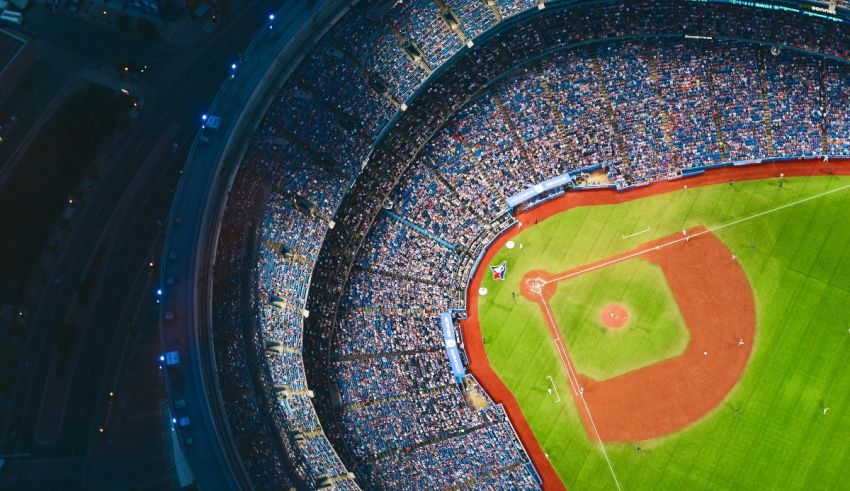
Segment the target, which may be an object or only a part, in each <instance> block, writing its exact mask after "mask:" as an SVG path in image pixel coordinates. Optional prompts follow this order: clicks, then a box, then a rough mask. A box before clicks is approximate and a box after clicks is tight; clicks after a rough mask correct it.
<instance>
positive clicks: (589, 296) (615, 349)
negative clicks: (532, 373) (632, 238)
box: [549, 258, 690, 380]
mask: <svg viewBox="0 0 850 491" xmlns="http://www.w3.org/2000/svg"><path fill="white" fill-rule="evenodd" d="M612 303H616V304H620V305H623V306H624V307H626V308H627V309H628V310H629V323H628V325H627V326H625V327H623V328H622V329H619V330H616V331H615V330H611V329H609V328H607V327H605V325H603V324H602V322H601V321H600V319H599V313H600V312H601V311H602V310H603V309H604V308H605V307H606V306H607V305H608V304H612ZM549 305H550V308H551V309H552V314H553V316H554V317H555V322H556V323H557V324H558V327H559V328H560V331H561V338H562V339H563V340H564V342H565V343H566V344H567V346H569V348H570V358H571V360H572V361H573V363H574V364H575V367H576V370H578V372H579V373H582V374H584V375H588V376H590V377H592V378H594V379H596V380H605V379H607V378H611V377H614V376H616V375H620V374H623V373H627V372H631V371H633V370H637V369H638V368H640V367H643V366H646V365H650V364H652V363H657V362H659V361H662V360H665V359H667V358H670V357H673V356H676V355H680V354H682V352H683V351H685V346H687V344H688V339H690V335H689V333H688V329H687V326H686V325H685V320H684V319H682V315H681V313H680V312H679V307H678V305H677V304H676V300H675V299H674V298H673V294H672V292H670V288H669V287H667V280H665V279H664V273H663V272H662V271H661V268H659V267H658V266H656V265H654V264H651V263H649V262H647V261H644V260H643V259H639V258H635V259H630V260H628V261H624V262H622V263H618V264H614V265H611V266H608V267H605V268H602V269H598V270H595V271H591V272H588V273H584V274H581V275H579V276H576V277H573V278H569V279H567V280H564V281H561V282H559V283H558V290H557V291H556V292H555V294H554V295H553V296H552V298H551V299H550V300H549Z"/></svg>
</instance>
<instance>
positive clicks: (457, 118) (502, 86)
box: [215, 0, 850, 489]
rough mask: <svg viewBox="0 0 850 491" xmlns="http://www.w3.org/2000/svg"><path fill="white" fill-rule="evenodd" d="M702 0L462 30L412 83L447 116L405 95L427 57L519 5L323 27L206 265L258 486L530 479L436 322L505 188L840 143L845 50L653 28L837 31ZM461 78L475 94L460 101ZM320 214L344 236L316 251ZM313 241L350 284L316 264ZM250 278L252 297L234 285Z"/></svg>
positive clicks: (263, 127)
mask: <svg viewBox="0 0 850 491" xmlns="http://www.w3.org/2000/svg"><path fill="white" fill-rule="evenodd" d="M367 3H368V2H366V3H364V4H367ZM701 8H704V7H703V6H702V5H696V4H694V5H682V4H679V3H671V4H669V5H668V4H663V5H654V6H652V8H649V7H647V6H646V5H642V4H637V5H632V6H629V7H626V6H624V5H622V4H619V3H612V4H610V5H606V6H599V7H594V8H593V9H588V10H581V9H571V10H564V11H561V12H556V13H554V14H551V16H550V17H541V18H540V19H539V24H532V23H529V24H523V25H519V26H516V27H515V28H514V29H513V30H512V31H511V32H510V33H506V34H504V35H502V36H501V37H496V38H494V40H493V41H489V42H490V44H489V45H487V46H486V50H485V49H484V48H482V46H483V45H484V43H476V48H475V49H476V50H473V51H469V52H470V53H471V54H470V56H469V58H470V60H468V61H467V63H468V65H465V66H474V67H476V68H477V70H474V71H473V70H467V71H465V72H464V71H460V70H459V71H458V72H453V73H452V74H450V75H446V76H447V77H450V76H451V77H455V78H454V79H451V80H456V81H457V82H456V84H455V86H454V87H452V86H449V85H448V83H446V84H444V85H443V86H440V87H437V86H435V87H428V88H427V90H425V91H423V93H422V95H421V101H422V102H421V103H422V104H423V105H424V104H432V105H433V107H438V108H440V111H420V112H419V113H416V114H418V115H417V116H409V118H410V120H407V119H404V118H403V117H402V116H401V113H399V112H398V111H400V109H401V107H402V104H405V103H407V102H411V101H410V98H411V96H412V95H413V94H414V93H415V92H416V91H417V89H419V88H420V85H421V84H422V82H423V81H424V80H425V79H426V77H427V76H428V75H429V74H430V73H432V71H433V70H434V69H435V68H437V67H439V66H440V65H441V64H443V63H445V62H446V61H447V60H449V59H451V58H452V57H453V56H455V55H456V54H457V53H458V52H460V51H461V50H463V49H466V48H464V46H465V45H466V43H465V41H466V40H472V39H477V38H478V36H481V35H482V34H483V33H485V32H487V31H488V29H491V28H493V27H498V26H499V23H501V22H504V21H505V20H507V19H508V18H509V17H511V16H513V15H516V14H518V13H521V12H524V11H527V10H529V9H534V10H536V4H535V2H533V1H531V0H499V1H497V2H481V1H478V0H448V1H446V2H436V3H435V2H432V1H430V0H411V1H405V2H401V3H396V4H394V5H392V6H391V7H390V8H389V9H388V10H386V11H383V12H377V13H376V12H374V11H372V10H370V8H369V7H368V5H358V6H355V7H354V9H353V11H352V12H350V13H349V14H347V15H346V16H345V17H344V18H343V19H342V21H341V22H340V23H339V24H338V25H337V26H334V27H333V29H331V31H330V32H329V33H328V34H327V35H326V36H325V37H324V38H322V39H321V40H319V41H318V44H317V45H316V47H315V48H314V49H313V50H312V52H311V53H310V54H309V55H308V56H306V57H305V60H304V61H303V62H302V63H301V64H300V65H299V66H298V67H297V69H296V70H295V72H294V74H293V75H292V76H291V77H290V78H289V80H288V81H287V82H286V83H284V85H283V86H282V87H281V88H280V89H279V91H278V93H277V94H276V96H275V98H274V101H273V102H272V104H271V107H270V108H269V109H268V111H267V112H266V114H265V117H264V119H263V121H262V122H261V124H260V125H259V128H258V130H257V131H256V132H255V134H254V135H253V141H252V142H251V144H250V145H249V149H248V152H247V154H246V156H245V157H244V160H243V162H242V167H241V170H240V174H239V176H240V177H239V179H237V181H236V184H234V187H233V188H232V189H231V192H230V199H229V205H228V215H226V217H225V223H226V224H229V228H227V227H225V228H226V230H229V232H228V234H229V235H225V234H224V232H223V234H222V241H223V242H224V241H226V240H225V239H228V240H230V243H229V245H228V246H227V247H220V248H219V258H220V259H219V263H220V265H218V264H217V267H216V275H217V279H216V285H217V290H216V296H215V299H216V310H215V319H216V328H215V330H216V336H217V338H219V339H220V343H219V344H220V346H218V345H217V351H216V357H217V363H218V368H219V378H220V380H221V383H222V385H223V386H226V387H227V388H228V389H227V396H226V397H225V402H226V407H227V410H228V416H229V421H230V424H231V429H232V431H233V433H234V434H235V435H237V437H238V438H242V439H243V440H242V441H244V442H246V443H245V444H244V449H243V450H244V451H242V455H243V458H244V459H245V461H246V466H247V467H248V468H249V473H250V474H251V475H252V478H253V479H254V482H266V483H268V484H267V485H263V486H260V487H262V488H263V489H265V488H266V487H268V488H269V489H275V488H277V489H280V488H282V487H288V486H289V485H291V484H292V483H291V481H290V480H289V479H288V478H287V476H286V475H285V473H282V472H281V471H279V470H278V469H282V468H293V469H295V473H296V474H297V476H298V477H299V478H300V479H302V480H304V481H306V482H308V483H309V485H316V483H319V482H321V481H322V479H327V478H329V477H330V478H334V479H337V480H336V481H335V482H336V485H337V486H338V487H339V488H341V489H355V488H356V486H357V484H356V483H355V481H354V480H352V479H351V477H350V476H349V475H348V474H347V471H349V470H351V471H355V472H356V473H357V478H358V481H357V482H359V483H360V484H361V485H365V486H368V487H375V488H382V489H427V488H429V487H449V486H455V487H460V486H470V487H475V488H481V489H500V488H511V489H537V488H538V487H539V482H538V481H537V480H536V478H535V475H534V471H533V467H532V466H531V464H530V462H529V460H528V457H527V455H525V453H524V451H523V448H522V445H521V444H520V442H519V439H518V437H517V436H516V434H515V433H514V431H513V429H512V427H511V425H510V423H509V421H508V419H507V417H506V415H505V414H504V411H503V410H502V408H501V406H499V405H498V404H495V403H493V402H492V401H490V404H489V405H488V406H487V407H486V408H483V409H473V408H471V406H470V405H469V404H467V402H466V401H465V399H464V386H463V385H462V384H458V383H457V381H456V380H455V379H454V378H453V377H452V373H451V371H450V369H449V365H448V360H447V358H446V354H445V351H444V350H443V346H442V343H443V340H442V334H441V331H440V327H439V325H438V316H439V314H440V313H441V312H444V311H446V310H449V309H451V308H454V307H456V306H457V304H456V302H455V301H454V300H453V299H454V298H456V297H457V293H458V292H462V289H463V288H464V286H465V285H464V284H463V281H462V279H463V278H465V275H466V274H467V271H466V270H465V268H468V267H469V265H470V264H471V262H472V260H474V257H475V255H476V254H477V252H478V251H477V250H476V247H479V248H480V247H481V246H483V245H486V238H487V237H491V236H492V234H493V233H495V232H494V228H493V226H492V225H491V224H493V223H503V222H499V221H498V220H499V217H504V213H505V212H506V211H507V209H508V206H507V204H506V201H505V199H506V198H507V197H509V196H511V195H513V194H515V193H518V192H520V191H522V190H524V189H526V188H529V187H531V186H534V185H535V184H537V183H539V182H541V181H543V180H545V179H549V178H552V177H555V176H559V175H562V174H564V173H574V174H575V173H579V172H581V171H582V170H586V169H588V168H595V167H599V166H601V167H602V168H603V169H604V170H605V172H606V173H607V175H608V178H609V179H610V182H611V183H612V185H615V186H617V187H619V188H627V187H630V186H635V185H641V184H646V183H649V182H652V181H655V180H659V179H666V178H671V177H677V176H679V175H681V174H682V173H683V172H686V171H688V170H689V169H693V168H696V167H703V166H712V165H723V164H727V163H731V162H738V161H752V160H759V159H766V158H786V157H787V158H796V157H800V156H818V155H822V154H825V153H828V154H832V155H850V68H848V65H847V64H845V63H841V62H839V61H837V60H835V59H830V58H824V57H820V56H816V55H814V54H805V53H803V52H793V53H792V52H791V51H790V50H788V49H783V50H782V51H781V52H780V53H779V54H774V53H772V52H771V50H770V45H766V46H761V45H754V44H748V43H743V42H732V41H715V40H708V39H683V38H682V37H681V36H679V37H675V38H671V36H669V35H668V33H667V31H665V29H675V30H676V31H674V32H679V31H681V30H682V25H684V26H686V27H685V29H686V30H687V31H689V32H699V33H703V34H705V36H704V37H708V36H712V35H715V34H716V35H723V36H728V37H736V38H740V39H744V40H746V39H756V38H758V39H761V38H763V39H765V40H766V42H768V43H773V42H776V43H779V40H781V41H782V42H781V43H779V44H783V45H784V46H788V47H793V48H797V49H801V50H806V51H812V52H815V53H822V54H825V55H828V56H831V57H834V58H841V59H845V60H846V59H848V58H850V42H848V41H850V36H848V34H847V33H846V32H845V31H838V30H836V31H835V32H833V31H831V30H829V29H828V26H827V25H826V24H825V23H815V21H814V20H812V21H811V22H812V25H811V26H807V28H806V29H801V28H800V26H799V25H797V24H795V21H794V19H792V20H788V18H787V16H783V15H782V14H779V13H775V12H770V11H762V10H753V11H752V12H753V14H752V15H750V16H748V17H747V19H746V22H741V21H740V20H741V17H740V16H739V15H732V14H730V17H728V18H727V17H723V15H725V14H724V13H728V12H732V13H733V14H734V11H732V10H731V9H732V7H726V6H717V7H716V9H717V15H716V17H714V16H710V15H700V13H701V11H700V9H701ZM721 17H722V19H721ZM453 19H456V20H457V22H458V23H457V24H453V22H454V21H453ZM670 19H676V22H673V21H671V20H670ZM735 19H738V20H737V21H736V20H735ZM629 33H632V34H639V35H640V36H641V38H640V39H638V38H634V37H629V36H628V35H627V34H629ZM593 39H599V40H606V41H605V42H598V43H590V42H588V41H589V40H593ZM577 43H583V44H582V45H581V46H575V44H577ZM479 44H481V45H482V46H479ZM549 50H553V51H552V52H549V53H546V54H545V55H541V56H540V57H537V56H538V55H540V53H543V52H545V51H549ZM419 56H421V58H419ZM531 57H537V58H536V59H535V60H534V61H533V63H529V64H524V63H523V62H524V61H525V60H526V59H528V58H531ZM515 65H518V66H515ZM476 76H478V77H481V78H484V80H486V81H488V82H489V81H491V80H492V82H491V83H488V85H487V86H483V84H477V83H476V82H472V81H471V80H476V79H475V78H474V77H476ZM496 77H500V78H498V79H497V78H496ZM446 87H448V88H446ZM454 89H456V90H454ZM464 91H466V92H469V93H472V94H473V97H471V98H468V99H467V98H466V97H461V96H460V95H457V96H453V94H455V93H457V94H463V93H465V92H464ZM417 101H419V100H417ZM417 103H419V102H417ZM428 107H432V106H428ZM410 112H411V111H409V112H408V113H410ZM426 112H427V114H424V115H423V113H426ZM442 113H446V114H447V115H448V116H447V119H442V118H441V114H442ZM296 115H297V117H295V116H296ZM394 116H397V117H398V121H399V122H398V123H397V126H396V127H395V128H393V130H394V131H396V133H395V134H396V135H399V134H400V135H402V136H392V135H390V136H388V137H387V139H386V140H385V141H381V142H379V146H380V147H379V148H378V147H376V149H375V154H374V155H378V157H375V159H376V160H378V161H379V162H380V165H382V166H385V167H382V168H381V169H379V170H375V171H373V173H372V174H368V175H367V174H366V173H363V174H360V172H361V163H362V162H363V161H364V160H365V159H366V158H367V156H369V155H370V151H371V150H372V149H370V147H371V145H372V144H373V143H374V141H375V138H376V137H378V135H381V134H382V133H385V132H386V130H387V129H388V127H387V125H388V124H389V123H390V121H391V120H392V119H393V117H394ZM422 128H424V129H427V130H428V131H419V129H422ZM434 131H436V132H434ZM411 148H414V150H409V149H411ZM381 152H384V153H381ZM414 155H415V156H416V158H415V159H413V160H412V162H407V161H410V160H411V159H412V157H413V156H414ZM381 156H384V157H381ZM382 158H383V160H381V159H382ZM408 163H409V166H408V165H407V164H408ZM396 170H398V172H395V171H396ZM358 179H359V180H360V181H359V182H358V181H357V180H358ZM364 179H368V180H367V181H366V182H363V180H364ZM355 183H356V184H357V185H360V186H362V187H364V188H366V189H369V190H373V191H374V193H372V194H373V198H374V199H373V201H374V202H375V203H378V204H379V207H380V209H379V210H378V209H368V208H367V207H366V206H365V205H364V207H363V209H354V208H352V209H348V210H346V212H347V213H346V214H343V215H341V216H339V217H338V212H339V210H340V207H341V205H342V204H343V202H344V201H343V200H344V197H345V196H346V193H348V192H349V189H350V188H351V187H352V186H353V185H355ZM337 218H338V221H337V223H335V226H336V227H342V228H345V229H347V230H351V231H353V232H352V233H351V237H353V238H354V239H352V242H349V243H344V244H331V245H328V244H327V241H326V236H327V234H328V232H329V230H330V228H331V223H332V221H333V220H335V219H337ZM251 224H255V225H256V230H255V231H254V232H249V230H253V229H252V228H251ZM495 231H498V230H495ZM250 233H254V234H255V235H254V236H253V237H255V238H256V240H254V241H252V240H251V236H250V235H249V234H250ZM233 237H237V238H238V239H233ZM251 244H253V245H251ZM323 247H326V248H329V249H330V250H331V254H335V256H333V259H332V261H333V262H332V264H333V265H334V266H335V267H337V268H338V269H339V270H341V271H343V273H340V274H341V275H342V276H343V277H344V281H342V282H336V283H333V282H330V280H328V278H331V276H329V275H325V273H326V272H325V271H318V270H314V268H316V264H317V260H318V259H319V257H320V253H321V251H322V248H323ZM334 247H335V248H334ZM346 264H348V265H350V266H351V268H350V270H349V269H348V268H347V267H346ZM246 272H247V273H250V275H249V276H247V277H248V278H250V283H251V285H253V290H252V289H251V288H248V289H246V288H245V287H244V285H243V284H242V279H243V278H245V277H246V276H244V275H246V274H247V273H246ZM329 282H330V283H332V284H330V283H329ZM321 288H324V289H327V290H328V291H331V292H333V295H334V296H335V298H337V299H338V302H334V303H333V304H332V305H331V304H323V305H321V306H320V309H321V310H318V309H317V310H314V311H312V312H309V315H310V316H311V317H318V318H321V319H323V322H325V323H326V324H327V325H330V326H331V328H330V330H329V331H327V332H325V331H317V332H309V333H308V332H305V329H306V327H305V320H304V319H305V315H306V314H308V312H306V311H305V308H306V307H307V305H308V303H307V302H308V294H309V292H311V291H313V290H312V289H321ZM246 306H247V307H248V308H249V309H250V310H251V312H250V313H248V312H245V310H246ZM246 317H247V318H246ZM308 335H309V336H314V337H316V338H318V339H320V340H321V342H323V343H324V344H325V345H326V346H327V350H328V353H327V354H328V356H327V357H325V358H326V359H328V360H330V361H329V362H328V366H327V373H325V374H324V375H326V376H327V379H328V385H329V386H330V387H331V391H330V392H332V393H333V396H332V397H331V399H336V400H334V401H332V402H331V403H330V405H331V406H332V409H331V411H332V412H333V414H334V415H335V416H334V418H332V419H328V418H323V419H322V420H321V423H320V419H319V417H318V415H317V413H316V411H314V407H313V403H314V400H313V399H312V397H313V394H312V393H311V389H314V387H310V386H309V384H308V383H307V380H308V379H307V375H306V370H308V367H305V365H304V362H303V360H302V355H303V352H302V349H303V346H304V339H305V337H306V336H308ZM252 353H253V354H252ZM254 357H258V358H259V359H260V360H261V361H262V364H261V365H262V370H261V373H259V374H258V373H256V372H254V371H252V369H251V367H252V366H254V365H256V364H255V363H254V362H252V360H253V358H254ZM310 361H315V357H314V359H311V360H310ZM258 378H259V379H262V380H264V382H263V384H259V387H257V385H258V384H256V383H254V384H252V383H251V380H257V379H258ZM316 397H324V396H316ZM264 401H266V402H264ZM272 430H275V431H277V435H275V436H276V438H277V440H279V444H277V443H274V442H273V441H272V440H271V437H272V434H271V431H272ZM250 435H253V436H250ZM256 435H265V436H264V437H263V438H259V437H257V436H256ZM340 442H341V443H342V444H341V445H340ZM264 480H265V481H264Z"/></svg>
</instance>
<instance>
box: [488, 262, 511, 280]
mask: <svg viewBox="0 0 850 491" xmlns="http://www.w3.org/2000/svg"><path fill="white" fill-rule="evenodd" d="M490 271H492V272H493V279H494V280H495V281H505V274H506V273H507V272H508V262H507V261H502V264H499V265H496V266H490Z"/></svg>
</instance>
